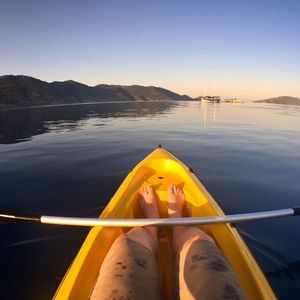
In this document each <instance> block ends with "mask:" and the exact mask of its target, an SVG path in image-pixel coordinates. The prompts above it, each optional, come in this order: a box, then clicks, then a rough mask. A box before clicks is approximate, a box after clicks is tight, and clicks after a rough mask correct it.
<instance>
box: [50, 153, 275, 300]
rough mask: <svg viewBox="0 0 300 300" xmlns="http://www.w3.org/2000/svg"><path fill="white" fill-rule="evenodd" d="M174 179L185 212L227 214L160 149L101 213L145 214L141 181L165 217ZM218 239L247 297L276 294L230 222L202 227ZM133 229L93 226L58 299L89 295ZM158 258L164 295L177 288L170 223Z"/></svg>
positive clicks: (162, 230) (112, 215)
mask: <svg viewBox="0 0 300 300" xmlns="http://www.w3.org/2000/svg"><path fill="white" fill-rule="evenodd" d="M170 183H174V184H176V185H178V186H179V187H180V188H182V190H183V191H184V194H185V198H186V205H185V208H184V216H191V217H197V216H223V215H224V212H223V211H222V210H221V208H220V207H219V206H218V204H217V203H216V201H215V200H214V199H213V198H212V196H211V195H210V194H209V193H208V191H207V190H206V189H205V187H204V186H203V185H202V184H201V182H200V181H199V180H198V179H197V177H196V176H195V174H194V173H193V172H192V170H191V169H189V168H188V167H187V166H186V165H185V164H183V163H182V162H181V161H180V160H179V159H178V158H176V157H175V156H174V155H172V154H171V153H169V152H168V151H167V150H165V149H162V148H157V149H155V150H154V151H153V152H151V153H150V154H149V155H148V156H147V157H145V158H144V159H143V160H142V161H141V162H139V163H138V164H137V166H136V167H135V168H134V169H133V170H132V171H131V172H130V173H129V174H128V176H127V177H126V178H125V180H124V181H123V183H122V184H121V186H120V187H119V189H118V190H117V192H116V193H115V195H114V196H113V197H112V199H111V200H110V202H109V203H108V204H107V206H106V208H105V209H104V211H103V212H102V214H101V216H100V217H101V218H116V219H117V218H142V217H143V216H142V214H141V212H140V209H139V205H138V203H137V199H138V194H139V190H140V188H141V186H143V185H151V186H153V188H154V190H155V192H156V195H157V197H158V200H159V201H158V206H159V210H160V216H161V217H163V218H167V188H168V186H169V184H170ZM201 228H202V229H203V230H204V231H205V232H206V233H208V234H209V235H210V236H211V237H213V238H214V240H215V241H216V243H217V245H218V247H219V248H220V249H221V250H222V251H223V253H224V255H225V256H226V257H227V259H228V261H229V263H230V264H231V266H232V268H233V270H234V271H235V273H236V275H237V277H238V278H239V280H240V282H241V284H242V285H243V287H244V289H245V291H246V294H247V295H248V298H249V299H255V300H258V299H276V297H275V295H274V293H273V291H272V289H271V287H270V285H269V284H268V282H267V280H266V278H265V276H264V274H263V273H262V271H261V269H260V268H259V266H258V265H257V263H256V261H255V259H254V257H253V256H252V254H251V253H250V251H249V249H248V247H247V245H246V244H245V242H244V241H243V239H242V237H241V236H240V234H239V233H238V231H237V230H236V229H235V227H234V225H231V224H215V225H205V226H202V227H201ZM128 230H129V228H118V227H115V228H109V227H101V226H96V227H93V228H92V229H91V230H90V232H89V234H88V236H87V238H86V240H85V241H84V243H83V245H82V247H81V249H80V251H79V253H78V254H77V256H76V258H75V260H74V261H73V263H72V265H71V266H70V268H69V270H68V271H67V273H66V275H65V277H64V278H63V280H62V282H61V284H60V286H59V288H58V290H57V291H56V294H55V296H54V299H88V298H89V296H90V294H91V292H92V289H93V286H94V283H95V280H96V279H97V275H98V271H99V269H100V267H101V264H102V262H103V260H104V258H105V256H106V254H107V252H108V251H109V249H110V247H111V245H112V244H113V242H114V240H115V239H116V237H118V236H119V235H120V234H122V233H124V232H126V231H128ZM159 241H160V246H159V251H158V256H157V263H158V268H159V272H160V280H161V290H162V293H163V298H164V299H170V297H171V294H172V288H173V264H174V257H173V253H172V248H171V240H170V228H167V227H160V230H159Z"/></svg>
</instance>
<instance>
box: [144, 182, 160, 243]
mask: <svg viewBox="0 0 300 300" xmlns="http://www.w3.org/2000/svg"><path fill="white" fill-rule="evenodd" d="M139 203H140V206H141V209H142V211H143V213H144V215H145V217H146V218H159V211H158V207H157V199H156V196H155V193H154V191H153V188H152V187H151V186H150V185H146V186H144V187H142V188H141V190H140V197H139ZM145 229H146V230H147V231H148V232H149V233H150V234H151V235H152V236H153V237H154V240H155V241H157V227H155V226H148V227H145ZM156 243H157V242H156ZM152 244H153V243H152ZM154 248H155V247H154ZM156 248H157V245H156Z"/></svg>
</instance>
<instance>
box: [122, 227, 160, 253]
mask: <svg viewBox="0 0 300 300" xmlns="http://www.w3.org/2000/svg"><path fill="white" fill-rule="evenodd" d="M118 238H119V239H129V240H132V241H134V242H136V243H138V244H140V245H141V246H143V247H145V248H147V249H148V250H150V251H151V252H152V253H154V254H155V253H156V252H157V249H158V241H157V240H155V239H154V238H153V236H152V235H151V234H150V233H149V232H148V230H146V229H145V228H141V227H137V228H133V229H131V230H129V231H128V232H127V233H124V234H122V235H121V236H119V237H118Z"/></svg>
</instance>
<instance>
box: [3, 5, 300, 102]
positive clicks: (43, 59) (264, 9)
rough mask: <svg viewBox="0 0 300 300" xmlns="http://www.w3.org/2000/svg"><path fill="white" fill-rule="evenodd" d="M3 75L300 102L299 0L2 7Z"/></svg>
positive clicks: (193, 93)
mask: <svg viewBox="0 0 300 300" xmlns="http://www.w3.org/2000/svg"><path fill="white" fill-rule="evenodd" d="M0 28H1V31H0V32H1V34H0V75H5V74H15V75H17V74H22V75H29V76H33V77H36V78H39V79H41V80H46V81H55V80H59V81H60V80H68V79H73V80H76V81H79V82H82V83H85V84H88V85H96V84H99V83H108V84H126V85H130V84H140V85H155V86H161V87H165V88H168V89H171V90H173V91H175V92H178V93H181V94H184V93H185V94H188V95H190V96H198V95H204V94H217V95H221V96H222V97H241V98H243V99H253V100H254V99H263V98H266V97H272V96H280V95H290V96H297V97H300V1H299V0H280V1H277V0H272V1H271V0H270V1H267V0H260V1H256V0H238V1H237V0H219V1H216V0H207V1H201V0H198V1H191V0H182V1H177V0H170V1H169V0H160V1H155V0H151V1H150V0H148V1H146V0H136V1H135V0H120V1H114V0H109V1H100V0H98V1H76V0H74V1H63V0H61V1H56V0H52V1H44V0H38V1H31V0H26V1H21V0H19V1H15V0H7V1H6V0H5V1H4V0H0Z"/></svg>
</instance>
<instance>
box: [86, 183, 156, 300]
mask: <svg viewBox="0 0 300 300" xmlns="http://www.w3.org/2000/svg"><path fill="white" fill-rule="evenodd" d="M140 195H141V197H140V199H139V203H140V206H141V209H142V210H143V212H144V214H145V216H146V217H147V218H157V217H159V214H158V209H157V204H156V198H155V194H154V192H153V190H152V188H151V187H144V188H142V189H141V191H140ZM157 248H158V240H157V229H156V228H154V227H152V228H151V227H147V228H134V229H131V230H130V231H129V232H127V233H125V234H123V235H121V236H120V237H119V238H118V239H116V241H115V242H114V244H113V245H112V247H111V249H110V250H109V252H108V254H107V256H106V258H105V260H104V262H103V264H102V266H101V268H100V271H99V276H98V278H97V281H96V284H95V287H94V289H93V292H92V295H91V299H93V300H94V299H130V300H135V299H144V300H147V299H160V298H161V296H160V286H159V275H158V271H157V264H156V259H155V254H156V251H157Z"/></svg>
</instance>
